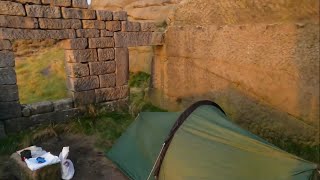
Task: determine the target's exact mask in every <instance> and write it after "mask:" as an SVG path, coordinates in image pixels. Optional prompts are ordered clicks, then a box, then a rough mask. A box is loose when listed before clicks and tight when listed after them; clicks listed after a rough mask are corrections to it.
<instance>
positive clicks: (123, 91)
mask: <svg viewBox="0 0 320 180" xmlns="http://www.w3.org/2000/svg"><path fill="white" fill-rule="evenodd" d="M95 93H96V102H97V103H100V102H106V101H112V100H117V99H123V98H126V97H128V96H129V88H128V86H122V87H116V88H102V89H96V90H95Z"/></svg>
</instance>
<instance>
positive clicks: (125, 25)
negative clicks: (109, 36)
mask: <svg viewBox="0 0 320 180" xmlns="http://www.w3.org/2000/svg"><path fill="white" fill-rule="evenodd" d="M121 28H122V29H121V31H125V32H137V31H140V23H138V22H129V21H122V22H121Z"/></svg>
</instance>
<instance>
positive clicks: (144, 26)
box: [140, 22, 158, 32]
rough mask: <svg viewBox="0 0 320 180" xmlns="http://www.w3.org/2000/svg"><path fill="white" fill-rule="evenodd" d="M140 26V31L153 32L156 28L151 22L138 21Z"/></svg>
mask: <svg viewBox="0 0 320 180" xmlns="http://www.w3.org/2000/svg"><path fill="white" fill-rule="evenodd" d="M140 27H141V31H149V32H154V31H157V30H158V27H157V25H156V24H155V23H152V22H145V23H140Z"/></svg>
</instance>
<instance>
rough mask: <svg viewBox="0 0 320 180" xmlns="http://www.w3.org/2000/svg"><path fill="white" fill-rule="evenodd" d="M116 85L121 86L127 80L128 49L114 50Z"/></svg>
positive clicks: (126, 82)
mask: <svg viewBox="0 0 320 180" xmlns="http://www.w3.org/2000/svg"><path fill="white" fill-rule="evenodd" d="M115 56H116V57H115V60H116V85H117V86H123V85H126V84H128V80H129V51H128V48H115Z"/></svg>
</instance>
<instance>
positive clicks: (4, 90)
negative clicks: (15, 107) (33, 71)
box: [0, 85, 19, 102]
mask: <svg viewBox="0 0 320 180" xmlns="http://www.w3.org/2000/svg"><path fill="white" fill-rule="evenodd" d="M18 100H19V93H18V86H17V85H0V102H9V101H18Z"/></svg>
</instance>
